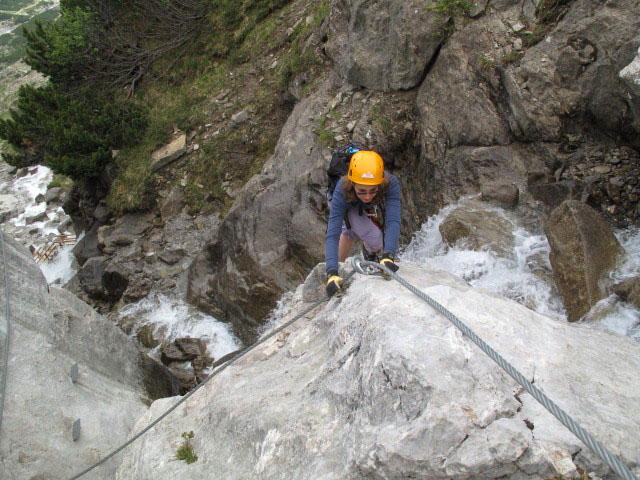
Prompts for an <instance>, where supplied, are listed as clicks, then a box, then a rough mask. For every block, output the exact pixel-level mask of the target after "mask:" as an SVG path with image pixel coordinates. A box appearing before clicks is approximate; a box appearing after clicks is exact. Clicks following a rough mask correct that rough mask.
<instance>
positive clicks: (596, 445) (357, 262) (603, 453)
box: [352, 257, 638, 480]
mask: <svg viewBox="0 0 640 480" xmlns="http://www.w3.org/2000/svg"><path fill="white" fill-rule="evenodd" d="M352 264H353V267H354V270H355V271H358V272H359V273H362V274H364V275H369V273H367V272H368V271H369V270H368V268H369V267H373V268H375V269H378V270H382V271H383V272H384V273H385V274H387V275H389V276H391V277H392V278H393V279H395V280H397V281H398V282H399V283H400V284H401V285H402V286H403V287H405V288H407V289H408V290H409V291H410V292H411V293H413V294H415V295H417V296H418V297H420V298H421V299H422V300H424V301H425V302H427V303H428V304H429V305H431V306H432V307H433V308H434V309H435V310H437V311H438V312H439V313H441V314H442V315H444V316H445V317H446V318H447V319H448V320H449V321H450V322H451V323H453V325H454V326H455V327H456V328H457V329H458V330H460V331H461V332H462V333H463V334H464V335H466V336H467V337H469V338H470V339H471V341H473V343H475V344H476V345H477V346H478V347H480V350H482V351H483V352H484V353H486V354H487V355H488V356H489V358H491V360H493V361H494V362H496V363H497V364H498V365H499V366H500V367H501V368H502V369H503V370H504V371H505V372H507V373H508V374H509V375H510V376H511V378H513V379H514V380H515V381H516V382H518V383H519V384H520V385H521V386H522V388H524V389H525V390H526V391H527V392H529V393H530V394H531V396H532V397H533V398H535V399H536V400H537V401H538V402H539V403H540V404H541V405H542V406H543V407H544V408H546V409H547V410H548V411H549V412H550V413H551V414H552V415H553V416H554V417H556V418H557V419H558V420H560V422H561V423H562V424H563V425H564V426H565V427H567V428H568V429H569V431H571V433H573V434H574V435H575V436H576V437H578V438H579V439H580V440H581V441H582V443H584V444H585V445H586V446H587V447H589V448H590V449H591V450H592V451H593V452H595V453H596V454H597V455H598V456H599V457H600V458H601V459H602V460H604V462H605V463H606V464H607V465H609V466H610V467H611V468H612V469H613V471H615V472H616V473H617V474H618V475H620V476H621V477H622V478H623V479H625V480H638V477H637V476H636V475H635V474H634V473H633V472H631V470H629V468H628V467H627V466H626V465H625V464H624V463H622V462H621V461H620V460H618V459H617V458H616V457H614V456H613V455H612V454H611V453H610V452H609V451H608V450H607V449H606V448H605V447H604V446H603V445H602V444H601V443H600V442H598V441H597V440H596V439H595V438H593V436H592V435H591V434H590V433H589V432H587V431H586V430H585V429H584V428H582V427H581V426H580V425H579V424H578V423H577V422H576V421H575V420H573V419H572V418H571V417H570V416H569V415H568V414H567V413H566V412H565V411H564V410H562V409H561V408H560V407H558V405H556V404H555V403H554V402H553V401H552V400H551V399H550V398H549V397H547V396H546V395H545V394H544V393H542V391H540V389H538V387H536V386H535V385H533V384H532V383H531V382H530V381H529V380H527V379H526V378H525V377H524V375H522V374H521V373H520V372H519V371H518V370H516V369H515V368H514V367H513V366H512V365H511V364H510V363H509V362H507V361H506V360H505V359H504V358H503V357H502V356H501V355H500V354H499V353H497V352H496V351H495V350H494V349H493V348H491V347H490V346H489V345H488V344H487V343H486V342H485V341H484V340H482V339H481V338H480V337H479V336H478V335H476V334H475V333H474V332H473V330H471V329H470V328H469V327H467V326H466V325H465V324H464V323H463V322H462V321H461V320H460V319H459V318H458V317H456V316H455V315H454V314H453V313H451V312H450V311H449V310H447V309H446V308H444V307H443V306H442V305H440V304H439V303H438V302H436V301H435V300H434V299H433V298H431V297H430V296H429V295H427V294H426V293H424V292H421V291H420V290H418V289H417V288H416V287H414V286H413V285H412V284H410V283H409V282H407V281H406V280H405V279H404V278H402V277H400V276H399V275H398V274H396V273H395V272H392V271H391V270H390V269H388V268H387V267H385V266H384V265H380V264H379V263H375V262H367V261H364V260H362V259H360V258H358V257H354V258H353V262H352ZM363 267H364V268H363Z"/></svg>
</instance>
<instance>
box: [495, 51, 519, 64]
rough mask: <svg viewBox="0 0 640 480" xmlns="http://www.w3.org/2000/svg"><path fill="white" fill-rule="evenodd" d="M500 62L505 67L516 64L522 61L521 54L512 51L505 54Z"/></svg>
mask: <svg viewBox="0 0 640 480" xmlns="http://www.w3.org/2000/svg"><path fill="white" fill-rule="evenodd" d="M500 60H501V61H502V63H503V64H505V65H508V64H510V63H515V62H516V61H518V60H520V54H519V53H518V52H516V51H515V50H511V51H510V52H509V53H506V54H504V55H503V56H502V58H501V59H500Z"/></svg>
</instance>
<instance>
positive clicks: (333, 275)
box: [326, 270, 342, 297]
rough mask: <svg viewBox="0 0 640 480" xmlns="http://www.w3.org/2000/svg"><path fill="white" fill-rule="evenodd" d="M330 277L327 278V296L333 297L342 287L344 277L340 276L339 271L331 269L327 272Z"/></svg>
mask: <svg viewBox="0 0 640 480" xmlns="http://www.w3.org/2000/svg"><path fill="white" fill-rule="evenodd" d="M327 275H328V276H329V279H328V280H327V287H326V289H327V296H328V297H333V296H334V295H335V294H336V293H338V292H339V291H340V290H341V289H342V277H340V276H338V272H336V271H335V270H331V271H330V272H328V274H327Z"/></svg>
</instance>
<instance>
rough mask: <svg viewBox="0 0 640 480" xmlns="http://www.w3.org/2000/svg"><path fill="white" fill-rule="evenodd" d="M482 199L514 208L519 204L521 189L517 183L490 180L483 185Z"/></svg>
mask: <svg viewBox="0 0 640 480" xmlns="http://www.w3.org/2000/svg"><path fill="white" fill-rule="evenodd" d="M480 191H481V193H482V200H484V201H485V202H495V203H497V204H498V205H500V206H501V207H503V208H512V207H515V206H516V205H517V204H518V198H519V196H520V191H519V190H518V187H517V186H516V185H513V184H512V183H503V182H489V183H485V184H484V185H482V188H481V190H480Z"/></svg>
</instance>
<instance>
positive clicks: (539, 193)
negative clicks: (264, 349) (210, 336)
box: [189, 0, 640, 339]
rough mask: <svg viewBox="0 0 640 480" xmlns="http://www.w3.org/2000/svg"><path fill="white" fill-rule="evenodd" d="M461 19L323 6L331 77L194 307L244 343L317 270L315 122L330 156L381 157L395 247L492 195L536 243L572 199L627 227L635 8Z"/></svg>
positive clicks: (516, 11) (258, 182) (242, 211)
mask: <svg viewBox="0 0 640 480" xmlns="http://www.w3.org/2000/svg"><path fill="white" fill-rule="evenodd" d="M469 15H470V17H471V18H468V19H466V20H463V19H461V18H459V17H455V16H453V15H452V16H446V15H445V16H444V17H443V16H438V15H436V13H435V12H431V13H427V10H426V9H425V4H424V2H422V1H417V0H416V1H412V2H405V3H403V5H402V6H400V5H398V4H397V2H391V1H383V2H375V3H373V4H372V3H370V2H364V1H359V0H349V1H347V0H340V1H338V0H335V1H331V2H329V16H328V18H327V20H326V22H325V23H324V24H323V25H322V27H321V28H322V29H323V32H324V34H323V35H321V36H319V37H320V38H322V39H323V40H326V41H325V42H324V43H321V44H320V45H321V46H322V48H323V51H324V52H326V54H327V55H328V57H329V59H330V61H329V62H327V64H326V65H327V68H326V69H325V70H324V74H322V75H321V76H320V77H319V78H315V79H314V82H315V83H314V85H316V86H317V87H316V88H315V89H314V90H313V92H312V93H310V95H309V96H308V97H306V98H304V99H303V100H302V101H300V103H298V105H297V106H296V108H295V109H294V111H293V113H292V115H291V116H290V118H289V120H288V122H287V124H286V125H285V128H284V129H283V131H282V134H281V137H280V140H279V143H278V146H277V147H276V151H275V153H274V155H273V157H272V158H271V159H270V161H269V162H268V163H267V164H266V165H265V168H264V169H263V171H262V172H261V174H259V175H257V176H256V177H254V178H253V179H252V180H251V182H249V184H247V186H246V187H245V188H244V189H243V191H242V192H241V193H240V194H239V195H238V196H237V197H236V198H235V201H234V205H233V208H232V210H231V212H230V213H229V214H228V215H227V216H226V217H225V218H224V220H223V221H222V222H221V224H220V227H219V229H218V231H217V232H215V234H214V236H213V237H212V239H211V240H210V242H209V243H208V245H207V246H206V248H205V249H204V250H203V251H202V253H201V254H200V255H199V256H198V258H197V260H196V261H195V262H194V263H193V264H192V266H191V269H190V277H189V279H190V284H189V298H190V299H191V301H192V302H194V303H195V304H197V305H200V306H201V307H202V308H205V309H207V310H209V311H212V312H215V314H216V315H217V316H219V317H220V318H238V317H239V318H241V320H240V321H237V322H236V323H237V325H236V329H237V331H238V332H239V333H240V334H241V335H242V336H243V338H245V339H246V338H250V337H251V329H252V327H254V326H255V325H256V323H258V322H259V321H260V319H262V318H264V317H265V316H266V313H267V312H268V311H269V310H270V309H271V308H272V307H273V306H274V305H275V301H276V299H277V298H278V297H279V296H280V295H281V294H282V292H284V291H286V290H287V289H290V288H293V287H294V286H295V284H296V283H297V282H298V281H299V280H300V279H301V278H302V276H304V273H305V272H307V271H308V270H309V268H310V267H311V266H312V265H314V264H315V263H317V262H318V261H321V260H322V258H323V249H322V237H323V233H324V220H323V219H324V215H325V213H326V209H325V207H324V205H323V196H322V194H323V189H324V179H323V169H324V168H326V165H327V163H328V157H329V153H330V150H329V149H328V148H327V147H326V146H325V145H323V143H322V140H321V139H320V136H321V135H320V133H318V124H319V122H320V123H322V125H324V127H323V129H324V130H327V131H329V132H332V135H333V138H331V140H330V142H329V143H330V144H337V143H339V141H340V139H342V140H343V141H344V140H345V139H353V140H357V141H362V142H364V143H366V144H368V145H369V146H370V147H371V148H374V149H376V150H378V151H380V153H381V154H382V156H383V158H385V161H386V166H387V168H389V169H390V170H392V171H393V172H394V173H397V174H398V176H399V178H400V179H401V182H402V185H403V195H404V197H403V200H404V206H405V212H404V218H403V222H404V223H403V226H404V231H405V232H406V233H410V232H411V231H413V230H414V229H415V227H416V225H418V224H419V222H421V221H423V220H424V219H425V218H426V216H428V215H432V214H434V213H435V212H436V211H437V210H438V209H439V208H441V207H442V206H444V205H446V204H448V203H450V202H453V201H456V200H457V199H458V198H460V197H461V196H462V195H467V194H471V193H477V192H479V191H480V190H481V189H482V188H483V186H485V185H488V184H490V183H494V182H498V183H502V184H505V185H513V186H515V187H517V189H518V191H519V192H520V195H519V202H518V203H517V205H516V206H515V209H516V210H517V211H518V214H519V215H520V217H521V218H522V219H523V220H524V221H525V222H527V223H529V224H531V225H532V226H533V228H534V229H537V230H538V231H542V227H543V223H544V220H545V214H546V215H548V214H549V213H550V212H551V211H552V210H553V209H554V208H555V207H557V206H558V205H560V204H561V203H562V202H563V201H564V200H568V199H578V200H581V201H583V202H585V203H587V204H588V205H590V206H592V207H594V208H595V209H596V210H597V211H599V212H600V213H601V214H602V215H605V216H607V218H609V220H610V221H611V222H612V223H613V224H617V225H624V224H625V222H627V223H628V222H634V221H637V220H638V218H639V213H640V212H639V211H638V209H639V208H640V207H639V204H638V199H639V198H640V196H639V195H640V185H639V184H638V175H639V172H640V156H639V155H638V152H637V149H638V147H639V146H640V145H639V144H638V138H640V135H639V133H640V123H639V122H640V97H639V93H640V92H639V91H638V82H639V81H640V80H639V79H638V77H637V71H636V70H634V69H633V68H632V66H633V62H634V61H636V60H635V58H636V52H637V49H638V44H639V43H640V37H638V36H637V32H638V31H639V29H640V20H639V19H640V10H639V9H638V5H637V3H634V2H632V1H621V2H599V3H593V2H589V1H586V0H584V1H583V0H576V1H572V2H566V3H563V4H562V5H559V4H554V5H551V4H547V3H545V2H539V3H537V4H536V3H533V2H529V1H526V0H525V1H521V2H479V3H478V4H476V5H475V7H473V8H472V9H471V11H470V12H469ZM614 26H615V27H614ZM311 38H313V37H311ZM317 47H318V45H317V44H313V43H311V44H310V45H309V47H308V48H309V49H312V48H317ZM634 72H636V73H634ZM305 75H306V73H303V74H301V79H299V82H302V83H304V82H305V81H309V79H308V78H306V77H305ZM294 83H295V82H294ZM249 278H251V279H254V280H255V281H252V282H247V280H246V279H249Z"/></svg>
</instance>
